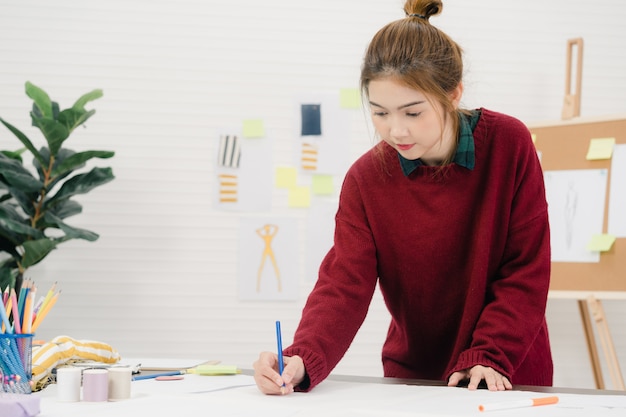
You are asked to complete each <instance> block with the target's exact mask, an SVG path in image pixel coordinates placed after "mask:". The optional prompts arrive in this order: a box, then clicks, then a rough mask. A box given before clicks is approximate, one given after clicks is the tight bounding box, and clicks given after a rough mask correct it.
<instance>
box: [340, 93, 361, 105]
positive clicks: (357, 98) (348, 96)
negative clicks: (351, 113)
mask: <svg viewBox="0 0 626 417" xmlns="http://www.w3.org/2000/svg"><path fill="white" fill-rule="evenodd" d="M339 103H340V105H341V108H343V109H359V108H361V93H360V92H359V89H358V88H342V89H341V91H339Z"/></svg>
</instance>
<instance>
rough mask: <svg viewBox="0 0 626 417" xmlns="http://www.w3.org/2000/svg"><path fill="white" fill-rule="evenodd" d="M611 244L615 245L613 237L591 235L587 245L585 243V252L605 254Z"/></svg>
mask: <svg viewBox="0 0 626 417" xmlns="http://www.w3.org/2000/svg"><path fill="white" fill-rule="evenodd" d="M613 243H615V236H613V235H607V234H600V235H593V236H592V237H591V240H590V241H589V243H587V250H589V251H592V252H606V251H608V250H610V249H611V246H613Z"/></svg>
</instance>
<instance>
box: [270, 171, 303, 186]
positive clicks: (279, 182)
mask: <svg viewBox="0 0 626 417" xmlns="http://www.w3.org/2000/svg"><path fill="white" fill-rule="evenodd" d="M297 178H298V170H296V168H294V167H278V168H276V179H275V181H276V188H292V187H295V186H296V179H297Z"/></svg>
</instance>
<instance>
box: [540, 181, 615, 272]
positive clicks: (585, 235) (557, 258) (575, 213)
mask: <svg viewBox="0 0 626 417" xmlns="http://www.w3.org/2000/svg"><path fill="white" fill-rule="evenodd" d="M607 174H608V172H607V170H606V169H580V170H563V171H546V172H545V174H544V179H545V185H546V198H547V200H548V215H549V217H550V242H551V249H552V261H553V262H600V254H599V252H592V251H589V250H588V249H587V244H588V243H589V241H590V240H591V238H592V237H593V236H594V235H597V234H600V233H602V224H603V221H604V201H605V197H606V187H607Z"/></svg>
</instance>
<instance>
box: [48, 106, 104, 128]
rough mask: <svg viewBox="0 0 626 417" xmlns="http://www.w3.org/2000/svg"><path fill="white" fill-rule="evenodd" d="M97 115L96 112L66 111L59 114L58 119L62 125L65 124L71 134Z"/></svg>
mask: <svg viewBox="0 0 626 417" xmlns="http://www.w3.org/2000/svg"><path fill="white" fill-rule="evenodd" d="M94 114H96V111H95V110H91V111H85V110H77V109H74V108H72V109H65V110H63V111H62V112H61V113H59V118H58V119H57V120H58V121H59V122H60V123H63V124H64V125H65V127H67V129H68V130H69V131H70V132H71V131H73V130H74V129H76V128H77V127H78V126H80V125H82V124H83V123H85V122H86V121H87V119H89V118H90V117H91V116H93V115H94Z"/></svg>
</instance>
